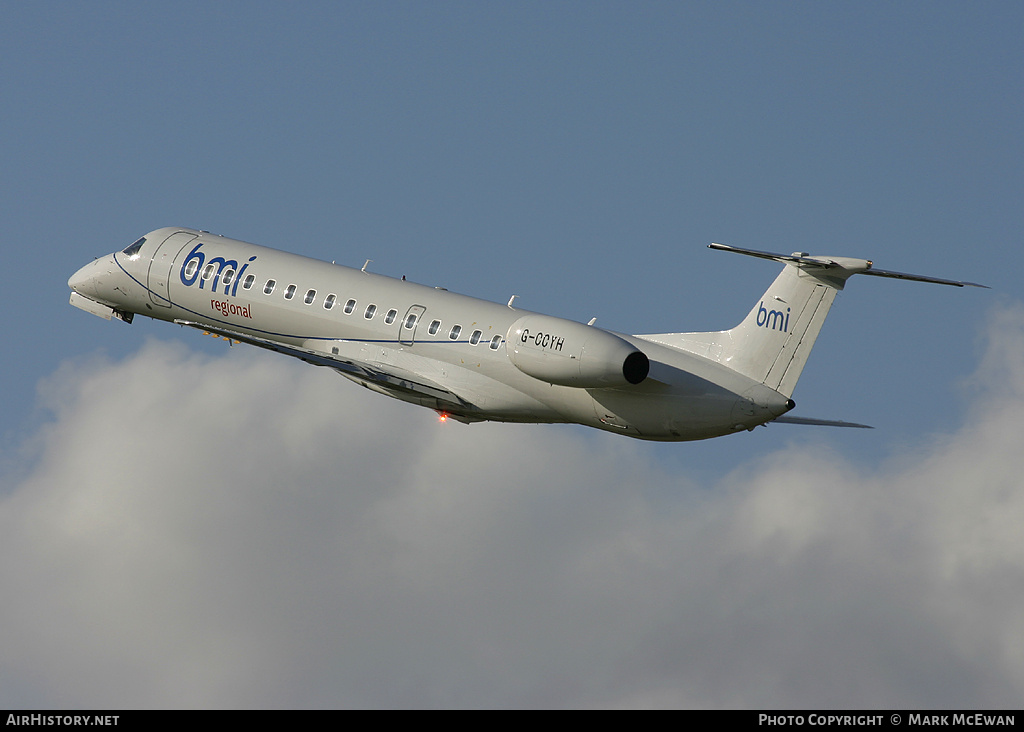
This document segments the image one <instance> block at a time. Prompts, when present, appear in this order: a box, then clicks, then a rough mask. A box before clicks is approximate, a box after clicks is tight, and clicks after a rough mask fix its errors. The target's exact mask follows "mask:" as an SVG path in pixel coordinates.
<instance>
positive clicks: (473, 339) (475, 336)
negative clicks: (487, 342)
mask: <svg viewBox="0 0 1024 732" xmlns="http://www.w3.org/2000/svg"><path fill="white" fill-rule="evenodd" d="M482 335H483V333H481V332H480V331H478V330H474V331H473V335H471V336H470V337H469V345H471V346H475V345H476V344H477V343H479V342H480V336H482Z"/></svg>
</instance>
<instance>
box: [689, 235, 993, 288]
mask: <svg viewBox="0 0 1024 732" xmlns="http://www.w3.org/2000/svg"><path fill="white" fill-rule="evenodd" d="M708 249H718V250H720V251H723V252H735V253H736V254H746V255H747V256H750V257H760V258H761V259H771V260H774V261H776V262H783V263H786V262H788V263H790V264H798V265H801V266H804V267H812V268H821V269H825V270H828V269H847V267H846V266H844V265H845V264H846V263H845V262H842V261H836V260H835V259H832V258H829V257H810V256H808V255H806V254H803V253H798V252H794V253H793V254H776V253H774V252H762V251H759V250H757V249H741V248H740V247H732V246H729V245H728V244H708ZM864 261H865V262H866V264H867V266H866V267H865V268H864V269H860V268H857V271H856V274H864V275H872V276H874V277H892V278H893V279H897V280H910V281H912V282H931V283H933V284H936V285H952V286H953V287H984V288H985V289H986V290H987V289H989V287H988V285H979V284H978V283H977V282H962V281H960V280H947V279H943V278H941V277H928V276H926V275H916V274H907V273H906V272H892V271H890V270H887V269H874V268H873V267H872V264H871V261H870V260H864Z"/></svg>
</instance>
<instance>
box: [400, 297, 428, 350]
mask: <svg viewBox="0 0 1024 732" xmlns="http://www.w3.org/2000/svg"><path fill="white" fill-rule="evenodd" d="M426 310H427V309H426V308H425V307H423V306H422V305H413V306H412V307H411V308H409V310H408V312H406V314H405V317H404V318H402V322H401V323H399V325H398V342H399V343H401V344H402V345H403V346H411V345H412V344H413V343H414V342H415V340H416V328H418V327H419V324H420V319H421V318H422V317H423V313H424V312H426Z"/></svg>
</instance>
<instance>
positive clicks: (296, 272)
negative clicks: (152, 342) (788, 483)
mask: <svg viewBox="0 0 1024 732" xmlns="http://www.w3.org/2000/svg"><path fill="white" fill-rule="evenodd" d="M711 247H712V248H714V249H721V250H724V251H729V252H736V253H738V254H747V255H751V256H754V257H761V258H764V259H772V260H775V261H777V262H781V263H782V264H783V265H784V266H783V268H782V273H781V274H780V275H779V276H778V278H776V280H775V281H774V282H773V283H772V285H771V287H769V288H768V291H767V292H765V293H764V295H762V296H761V297H759V298H758V299H757V300H756V301H755V302H754V307H753V308H752V309H751V311H750V314H749V315H747V317H746V318H744V320H743V322H742V323H740V324H739V325H737V326H736V327H735V328H733V329H731V330H726V331H721V332H714V333H662V334H657V335H626V334H623V333H613V332H611V331H607V330H602V329H601V328H597V327H595V326H594V324H593V323H594V321H593V320H592V321H591V322H590V323H588V324H586V325H584V324H583V323H577V322H574V321H571V320H565V319H563V318H556V317H552V316H550V315H541V314H539V313H533V312H530V311H527V310H521V309H519V308H516V307H515V305H514V300H515V297H513V298H512V299H511V300H509V301H508V304H507V305H502V304H498V303H492V302H487V301H485V300H478V299H476V298H473V297H467V296H465V295H458V294H455V293H453V292H448V291H447V290H445V289H444V288H443V287H427V286H424V285H418V284H414V283H412V282H407V281H406V280H405V278H404V277H403V278H402V279H401V280H398V279H394V278H391V277H384V276H382V275H377V274H373V273H370V272H367V271H366V266H365V265H364V266H363V269H362V270H359V269H350V268H348V267H342V266H338V265H335V264H328V263H327V262H321V261H318V260H314V259H308V258H306V257H302V256H299V255H296V254H289V253H287V252H282V251H278V250H276V249H268V248H267V247H261V246H256V245H255V244H247V243H245V242H242V241H236V240H234V239H226V238H224V237H222V236H217V235H214V234H210V233H208V232H205V231H196V230H193V229H182V228H166V229H158V230H157V231H154V232H152V233H149V234H146V236H144V237H142V238H141V239H139V240H138V241H136V242H135V243H133V244H132V245H130V246H129V247H127V248H126V249H124V250H123V251H120V252H115V253H113V254H109V255H107V256H105V257H102V258H100V259H97V260H95V261H93V262H92V263H91V264H87V265H86V266H85V267H83V268H82V269H80V270H79V271H78V272H76V273H75V274H74V276H72V277H71V279H70V280H69V281H68V285H69V286H70V287H71V290H72V293H71V304H72V305H75V306H76V307H79V308H81V309H82V310H85V311H87V312H90V313H93V314H95V315H99V316H100V317H103V318H106V319H108V320H109V319H110V318H111V317H116V318H119V319H121V320H123V321H125V322H128V323H130V322H131V321H132V317H133V316H134V315H136V314H140V315H146V316H149V317H151V318H157V319H159V320H167V321H170V322H173V323H177V324H179V325H183V326H189V327H191V328H196V329H199V330H202V331H205V332H208V333H212V334H215V335H219V336H222V337H224V338H226V339H229V340H231V341H234V342H242V343H249V344H251V345H254V346H259V347H260V348H266V349H269V350H271V351H277V352H278V353H283V354H286V355H288V356H295V357H296V358H300V359H302V360H303V361H306V362H308V363H311V364H315V365H317V366H327V367H329V368H332V369H334V370H335V371H337V372H338V373H340V374H341V375H342V376H345V377H347V378H349V379H351V380H352V381H355V382H356V383H358V384H362V385H363V386H365V387H366V388H368V389H372V390H373V391H376V392H380V393H381V394H385V395H387V396H390V397H394V398H396V399H401V400H402V401H406V402H411V403H413V404H419V405H421V406H424V407H429V408H430V409H434V410H436V411H437V412H438V413H439V414H440V415H441V417H442V418H443V419H447V418H449V417H450V418H452V419H456V420H458V421H460V422H479V421H484V420H493V421H498V422H529V423H538V422H575V423H579V424H583V425H587V426H590V427H597V428H598V429H603V430H607V431H609V432H614V433H617V434H622V435H628V436H630V437H637V438H641V439H646V440H666V441H675V440H700V439H705V438H708V437H717V436H719V435H727V434H730V433H732V432H738V431H741V430H752V429H753V428H754V427H757V426H758V425H761V424H766V423H768V422H794V423H801V424H827V425H838V426H863V425H853V424H851V423H847V422H834V421H826V420H817V419H807V418H799V417H793V416H786V413H787V412H789V411H790V410H791V409H793V407H794V406H795V404H794V402H793V400H792V398H791V397H792V395H793V389H794V387H795V386H796V382H797V379H798V378H799V377H800V372H801V371H803V368H804V364H805V363H806V361H807V356H808V354H809V353H810V351H811V347H812V346H813V345H814V340H815V338H817V336H818V332H819V331H820V330H821V326H822V323H824V322H825V316H826V315H827V314H828V311H829V308H830V307H831V305H832V301H833V300H834V299H835V296H836V293H837V292H838V291H839V290H841V289H843V286H844V285H845V284H846V280H847V279H849V278H850V277H851V276H852V275H855V274H865V275H875V276H880V277H895V278H897V279H905V280H917V281H921V282H935V283H939V284H945V285H956V286H958V287H962V286H964V285H973V286H975V287H981V286H982V285H974V283H970V282H956V281H952V280H943V279H937V278H934V277H923V276H919V275H908V274H902V273H899V272H888V271H885V270H880V269H873V268H872V265H871V262H870V261H868V260H865V259H851V258H849V257H820V256H814V257H812V256H808V255H807V254H805V253H795V254H792V255H784V254H772V253H768V252H759V251H754V250H749V249H739V248H736V247H730V246H725V245H722V244H712V245H711Z"/></svg>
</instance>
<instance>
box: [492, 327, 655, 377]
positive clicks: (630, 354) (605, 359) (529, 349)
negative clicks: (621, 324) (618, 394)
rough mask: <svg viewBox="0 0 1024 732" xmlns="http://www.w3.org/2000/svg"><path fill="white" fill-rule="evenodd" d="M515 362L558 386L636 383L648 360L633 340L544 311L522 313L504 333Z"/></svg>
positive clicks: (507, 347)
mask: <svg viewBox="0 0 1024 732" xmlns="http://www.w3.org/2000/svg"><path fill="white" fill-rule="evenodd" d="M505 338H506V340H505V344H506V350H507V352H508V357H509V359H510V360H511V361H512V363H513V364H515V367H516V368H517V369H519V370H520V371H522V372H523V373H524V374H528V375H530V376H532V377H534V378H535V379H540V380H541V381H547V382H548V383H551V384H560V385H562V386H577V387H587V388H599V387H607V386H626V385H628V384H639V383H640V382H641V381H643V380H644V379H646V378H647V373H648V372H649V371H650V369H651V364H650V361H648V360H647V356H646V355H644V353H643V352H642V351H639V350H637V348H636V346H634V345H632V344H631V343H627V342H626V341H624V340H623V339H622V338H619V337H618V336H615V335H612V334H611V333H609V332H607V331H604V330H601V329H600V328H594V327H593V326H590V325H583V324H582V323H576V322H573V321H571V320H563V319H562V318H554V317H551V316H548V315H525V316H523V317H522V318H520V319H519V320H517V321H516V322H514V323H513V324H512V327H510V328H509V329H508V334H507V335H506V337H505Z"/></svg>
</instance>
